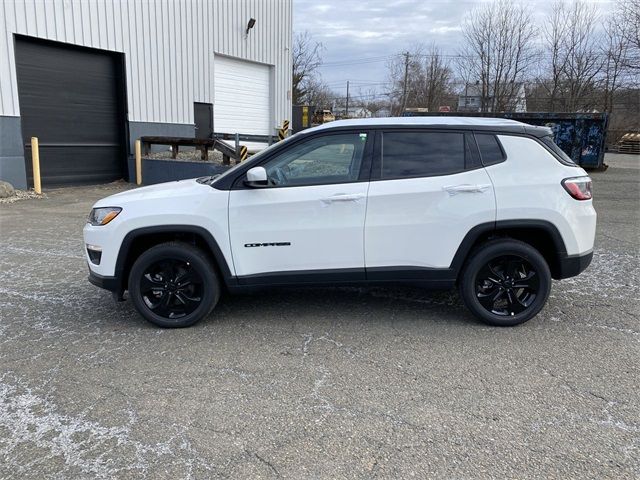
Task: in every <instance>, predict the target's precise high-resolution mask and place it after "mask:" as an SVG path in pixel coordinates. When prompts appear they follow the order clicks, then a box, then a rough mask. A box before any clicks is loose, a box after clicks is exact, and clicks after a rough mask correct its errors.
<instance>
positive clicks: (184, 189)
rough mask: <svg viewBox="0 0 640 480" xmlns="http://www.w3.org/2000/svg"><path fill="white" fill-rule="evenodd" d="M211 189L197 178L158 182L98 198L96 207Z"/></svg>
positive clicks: (120, 204)
mask: <svg viewBox="0 0 640 480" xmlns="http://www.w3.org/2000/svg"><path fill="white" fill-rule="evenodd" d="M208 191H211V187H210V186H209V185H204V184H202V183H198V182H197V181H196V179H195V178H193V179H189V180H178V181H175V182H166V183H158V184H156V185H149V186H148V187H140V188H134V189H132V190H127V191H125V192H120V193H116V194H114V195H110V196H108V197H105V198H103V199H101V200H98V201H97V202H96V204H95V205H94V207H118V206H122V204H128V203H131V202H137V201H141V200H144V201H149V200H167V199H169V198H176V197H191V196H194V195H203V194H206V193H207V192H208Z"/></svg>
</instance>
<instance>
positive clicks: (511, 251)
mask: <svg viewBox="0 0 640 480" xmlns="http://www.w3.org/2000/svg"><path fill="white" fill-rule="evenodd" d="M458 284H459V289H460V295H461V296H462V299H463V301H464V303H465V305H466V306H467V308H468V309H469V310H471V312H472V313H473V314H474V315H475V316H476V317H477V318H479V319H480V320H482V321H483V322H485V323H487V324H489V325H493V326H497V327H510V326H514V325H519V324H522V323H524V322H526V321H527V320H530V319H531V318H533V317H535V316H536V315H537V314H538V313H539V312H540V310H542V307H544V305H545V303H546V302H547V299H548V298H549V292H550V291H551V272H550V271H549V265H547V262H546V261H545V259H544V257H543V256H542V255H541V254H540V252H538V250H536V249H535V248H533V247H532V246H531V245H529V244H527V243H524V242H521V241H519V240H513V239H499V240H491V241H489V242H487V243H485V244H482V245H480V246H479V247H478V248H477V249H475V250H474V251H473V252H472V253H471V254H470V256H469V258H468V259H467V262H466V264H465V266H464V269H463V270H462V274H461V276H460V278H459V281H458ZM518 287H520V288H518ZM523 287H524V288H523Z"/></svg>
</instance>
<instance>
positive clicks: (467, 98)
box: [458, 83, 527, 113]
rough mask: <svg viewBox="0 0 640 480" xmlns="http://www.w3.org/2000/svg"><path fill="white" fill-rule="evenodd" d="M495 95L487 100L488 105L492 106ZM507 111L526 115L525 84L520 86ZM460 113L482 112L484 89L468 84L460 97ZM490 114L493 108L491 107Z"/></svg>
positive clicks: (491, 95)
mask: <svg viewBox="0 0 640 480" xmlns="http://www.w3.org/2000/svg"><path fill="white" fill-rule="evenodd" d="M492 99H493V94H492V93H491V94H490V95H489V97H488V99H487V103H489V104H491V103H492ZM506 110H507V111H510V112H518V113H524V112H526V111H527V94H526V92H525V88H524V84H522V83H521V84H519V86H518V88H517V90H516V94H515V95H514V96H513V98H512V99H511V100H510V101H509V102H508V104H507V108H506ZM458 111H459V112H480V111H482V87H481V86H480V85H477V84H467V85H466V86H465V88H464V90H463V91H462V92H460V95H459V97H458ZM488 111H489V112H491V106H490V105H489V109H488Z"/></svg>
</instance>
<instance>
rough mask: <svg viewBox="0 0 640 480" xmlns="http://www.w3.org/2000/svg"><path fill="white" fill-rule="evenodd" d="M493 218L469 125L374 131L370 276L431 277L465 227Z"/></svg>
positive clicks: (492, 202) (489, 188) (367, 226)
mask: <svg viewBox="0 0 640 480" xmlns="http://www.w3.org/2000/svg"><path fill="white" fill-rule="evenodd" d="M495 218H496V206H495V197H494V191H493V187H492V184H491V180H490V179H489V176H488V175H487V172H486V171H485V169H484V168H482V165H481V163H480V160H479V158H478V155H477V153H476V148H475V143H474V140H473V135H472V134H471V133H470V132H464V131H452V130H442V131H437V130H431V129H429V130H426V129H423V130H412V129H406V130H398V129H393V130H387V131H382V132H379V133H378V137H377V140H376V153H375V156H374V165H373V170H372V177H371V184H370V187H369V194H368V200H367V215H366V221H365V265H366V270H367V278H368V279H371V280H382V279H387V278H396V279H398V278H405V277H406V278H424V279H430V278H432V277H431V275H432V274H433V273H434V272H433V270H446V269H448V268H449V267H450V265H451V262H452V260H453V257H454V255H455V253H456V251H457V249H458V247H459V246H460V243H461V242H462V240H463V239H464V237H465V235H466V234H467V233H468V232H469V230H471V229H472V228H473V227H475V226H476V225H479V224H481V223H486V222H493V221H495ZM445 273H446V272H445Z"/></svg>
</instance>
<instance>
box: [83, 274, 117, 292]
mask: <svg viewBox="0 0 640 480" xmlns="http://www.w3.org/2000/svg"><path fill="white" fill-rule="evenodd" d="M89 282H91V283H92V284H93V285H95V286H96V287H100V288H104V289H105V290H109V291H111V292H120V291H121V290H122V283H121V282H120V279H119V278H118V277H103V276H102V275H98V274H97V273H94V272H92V271H91V270H89Z"/></svg>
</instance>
